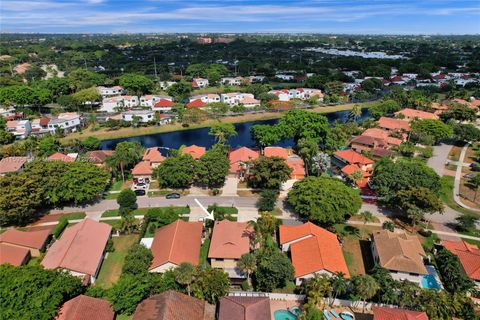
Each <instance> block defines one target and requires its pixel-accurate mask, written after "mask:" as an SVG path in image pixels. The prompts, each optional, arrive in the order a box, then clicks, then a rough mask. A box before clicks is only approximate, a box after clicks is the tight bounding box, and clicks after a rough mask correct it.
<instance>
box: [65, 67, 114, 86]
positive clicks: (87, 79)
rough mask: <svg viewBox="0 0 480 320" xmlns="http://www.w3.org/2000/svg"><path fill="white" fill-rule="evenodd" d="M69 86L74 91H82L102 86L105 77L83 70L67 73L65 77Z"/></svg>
mask: <svg viewBox="0 0 480 320" xmlns="http://www.w3.org/2000/svg"><path fill="white" fill-rule="evenodd" d="M67 78H68V80H69V81H70V85H71V86H72V87H73V88H74V89H75V90H82V89H86V88H90V87H93V86H99V85H103V84H104V83H105V81H106V80H107V77H106V76H105V75H103V74H99V73H95V72H92V71H88V70H85V69H76V70H73V71H72V72H69V73H68V76H67Z"/></svg>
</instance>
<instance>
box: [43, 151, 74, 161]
mask: <svg viewBox="0 0 480 320" xmlns="http://www.w3.org/2000/svg"><path fill="white" fill-rule="evenodd" d="M45 160H47V161H63V162H74V161H75V158H72V157H70V156H67V155H66V154H63V153H60V152H55V153H54V154H52V155H51V156H49V157H47V158H46V159H45Z"/></svg>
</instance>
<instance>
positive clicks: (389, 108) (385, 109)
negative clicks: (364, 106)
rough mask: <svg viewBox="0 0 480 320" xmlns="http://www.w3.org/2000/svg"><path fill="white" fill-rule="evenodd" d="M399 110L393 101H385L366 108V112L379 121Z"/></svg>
mask: <svg viewBox="0 0 480 320" xmlns="http://www.w3.org/2000/svg"><path fill="white" fill-rule="evenodd" d="M399 110H400V104H399V103H398V102H397V101H395V100H385V101H382V102H380V103H377V104H374V105H372V106H371V107H370V108H368V111H369V112H370V114H371V115H372V117H373V118H374V119H379V118H380V117H382V116H384V115H387V114H393V113H394V112H397V111H399Z"/></svg>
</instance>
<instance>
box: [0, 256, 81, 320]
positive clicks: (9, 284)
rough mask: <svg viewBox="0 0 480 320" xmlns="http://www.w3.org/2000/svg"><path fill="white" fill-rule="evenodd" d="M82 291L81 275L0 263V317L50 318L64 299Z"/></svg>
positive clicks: (42, 319)
mask: <svg viewBox="0 0 480 320" xmlns="http://www.w3.org/2000/svg"><path fill="white" fill-rule="evenodd" d="M83 291H84V287H83V286H82V283H81V279H80V278H79V277H75V276H72V275H70V274H69V273H67V272H63V271H60V270H47V269H43V268H42V267H40V266H20V267H14V266H12V265H10V264H3V265H0V305H1V310H2V311H1V318H2V319H36V320H48V319H52V318H54V317H55V315H56V314H57V312H58V308H59V307H60V306H61V304H62V303H63V302H64V301H66V300H69V299H71V298H74V297H75V296H77V295H79V294H81V293H82V292H83Z"/></svg>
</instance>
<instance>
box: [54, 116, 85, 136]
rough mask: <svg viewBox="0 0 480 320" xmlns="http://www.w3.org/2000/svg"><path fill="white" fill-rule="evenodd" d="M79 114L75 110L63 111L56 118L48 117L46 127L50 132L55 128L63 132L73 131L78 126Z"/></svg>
mask: <svg viewBox="0 0 480 320" xmlns="http://www.w3.org/2000/svg"><path fill="white" fill-rule="evenodd" d="M80 124H81V122H80V115H79V114H78V113H76V112H64V113H60V114H59V115H58V116H57V118H54V119H50V121H49V122H48V129H49V130H50V132H51V133H52V134H54V133H55V131H56V130H57V129H60V130H62V131H63V132H75V131H76V130H77V128H78V127H80Z"/></svg>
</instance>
